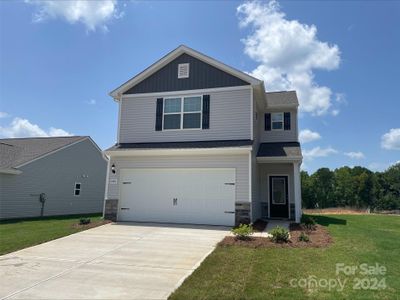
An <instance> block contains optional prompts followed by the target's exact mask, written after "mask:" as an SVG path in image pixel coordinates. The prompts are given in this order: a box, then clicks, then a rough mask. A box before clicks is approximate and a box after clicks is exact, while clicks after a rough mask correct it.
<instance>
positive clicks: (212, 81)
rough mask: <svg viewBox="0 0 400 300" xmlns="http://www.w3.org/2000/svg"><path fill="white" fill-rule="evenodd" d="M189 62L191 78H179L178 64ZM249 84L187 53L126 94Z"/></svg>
mask: <svg viewBox="0 0 400 300" xmlns="http://www.w3.org/2000/svg"><path fill="white" fill-rule="evenodd" d="M182 63H189V65H190V66H189V78H180V79H178V64H182ZM240 85H249V83H247V82H245V81H243V80H242V79H239V78H237V77H235V76H232V75H230V74H228V73H226V72H224V71H222V70H220V69H218V68H215V67H213V66H211V65H209V64H207V63H205V62H203V61H201V60H199V59H197V58H194V57H192V56H190V55H188V54H186V53H184V54H182V55H180V56H179V57H177V58H176V59H174V60H173V61H171V62H170V63H169V64H167V65H166V66H164V67H163V68H161V69H160V70H158V71H157V72H155V73H153V74H152V75H150V76H149V77H147V78H146V79H144V80H143V81H141V82H139V83H138V84H137V85H135V86H134V87H132V88H130V89H129V90H128V91H126V92H125V93H124V94H138V93H155V92H167V91H184V90H196V89H207V88H217V87H227V86H240Z"/></svg>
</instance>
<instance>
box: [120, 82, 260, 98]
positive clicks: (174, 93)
mask: <svg viewBox="0 0 400 300" xmlns="http://www.w3.org/2000/svg"><path fill="white" fill-rule="evenodd" d="M247 89H252V87H251V85H242V86H229V87H221V88H210V89H196V90H184V91H171V92H156V93H141V94H126V95H121V96H120V98H121V99H122V98H125V99H126V98H140V97H169V96H178V95H187V94H202V95H203V94H208V93H213V92H227V91H237V90H247ZM116 101H118V100H116Z"/></svg>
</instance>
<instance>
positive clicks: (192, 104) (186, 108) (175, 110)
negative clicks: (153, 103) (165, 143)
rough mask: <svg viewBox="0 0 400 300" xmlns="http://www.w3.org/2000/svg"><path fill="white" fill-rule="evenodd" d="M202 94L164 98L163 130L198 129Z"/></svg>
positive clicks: (199, 126)
mask: <svg viewBox="0 0 400 300" xmlns="http://www.w3.org/2000/svg"><path fill="white" fill-rule="evenodd" d="M201 114H202V96H190V97H181V98H166V99H165V100H164V122H163V124H164V127H163V128H164V130H170V129H200V128H201Z"/></svg>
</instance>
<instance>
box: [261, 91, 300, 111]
mask: <svg viewBox="0 0 400 300" xmlns="http://www.w3.org/2000/svg"><path fill="white" fill-rule="evenodd" d="M265 95H266V97H267V105H268V106H270V107H274V106H278V107H279V106H282V105H291V104H294V105H298V104H299V100H298V99H297V95H296V92H295V91H283V92H268V93H265Z"/></svg>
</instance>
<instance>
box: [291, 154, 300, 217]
mask: <svg viewBox="0 0 400 300" xmlns="http://www.w3.org/2000/svg"><path fill="white" fill-rule="evenodd" d="M293 177H294V211H295V222H296V223H300V218H301V181H300V180H301V179H300V163H299V162H294V163H293Z"/></svg>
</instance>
